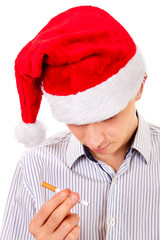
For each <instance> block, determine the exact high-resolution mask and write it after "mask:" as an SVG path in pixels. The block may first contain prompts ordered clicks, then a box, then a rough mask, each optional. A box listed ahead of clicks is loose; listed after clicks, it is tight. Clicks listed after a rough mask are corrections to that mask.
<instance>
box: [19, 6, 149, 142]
mask: <svg viewBox="0 0 160 240" xmlns="http://www.w3.org/2000/svg"><path fill="white" fill-rule="evenodd" d="M15 72H16V80H17V88H18V93H19V96H20V102H21V110H22V119H23V121H24V123H26V124H27V125H28V124H29V125H31V124H32V125H33V124H34V123H36V118H37V114H38V111H39V107H40V103H41V99H42V94H44V95H45V96H46V98H47V99H48V101H49V104H50V106H51V110H52V113H53V116H54V117H55V118H56V119H57V120H59V121H61V122H64V123H66V124H74V125H86V124H90V123H95V122H102V121H104V120H106V119H109V118H111V117H113V116H115V115H117V114H118V113H119V112H121V111H122V110H123V109H124V108H126V106H127V104H128V103H129V102H130V101H131V100H133V99H134V97H135V96H136V94H137V92H138V90H139V88H140V86H141V83H142V82H143V78H144V75H145V66H144V62H143V58H142V56H141V53H140V51H139V49H138V48H137V46H136V45H135V43H134V41H133V39H132V38H131V36H130V35H129V34H128V32H127V31H126V30H125V29H124V28H123V27H122V25H121V24H120V23H119V22H117V21H116V20H115V19H114V18H113V17H112V16H110V15H109V14H108V13H107V12H105V11H104V10H102V9H100V8H96V7H92V6H81V7H76V8H72V9H69V10H68V11H65V12H63V13H61V14H59V15H58V16H56V17H54V18H53V19H51V21H50V22H49V23H48V24H47V25H46V26H45V27H44V28H43V29H42V30H41V31H40V32H39V33H38V35H37V36H36V37H35V38H34V39H33V40H32V41H30V42H29V43H28V44H27V45H26V46H25V47H24V48H23V49H22V51H21V52H20V53H19V55H18V57H17V59H16V63H15ZM34 125H35V126H36V124H34ZM27 131H28V130H27ZM31 131H33V130H31ZM41 133H42V132H40V134H41ZM25 139H26V136H25Z"/></svg>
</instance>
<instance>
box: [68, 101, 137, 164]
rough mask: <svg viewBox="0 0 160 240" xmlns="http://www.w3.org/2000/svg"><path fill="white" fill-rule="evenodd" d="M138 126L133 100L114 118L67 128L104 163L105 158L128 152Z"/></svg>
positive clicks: (69, 125) (70, 125)
mask: <svg viewBox="0 0 160 240" xmlns="http://www.w3.org/2000/svg"><path fill="white" fill-rule="evenodd" d="M137 125H138V119H137V116H136V108H135V100H133V101H131V102H129V104H128V105H127V107H126V108H125V109H124V110H123V111H122V112H120V113H118V114H117V115H115V116H114V117H113V118H110V119H107V120H105V121H102V122H98V123H91V124H86V125H73V124H68V125H67V126H68V128H69V129H70V130H71V132H72V133H73V135H74V136H75V137H76V138H77V139H78V140H79V141H80V142H81V143H82V144H83V145H85V146H87V147H88V148H89V150H90V152H91V153H92V154H93V156H94V157H95V158H97V159H99V160H102V161H103V160H104V158H105V156H106V157H107V156H109V155H116V153H118V154H119V153H122V152H125V151H127V148H128V147H129V144H130V140H131V137H132V136H133V134H134V132H135V130H136V128H137Z"/></svg>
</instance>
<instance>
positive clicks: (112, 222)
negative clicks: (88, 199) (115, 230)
mask: <svg viewBox="0 0 160 240" xmlns="http://www.w3.org/2000/svg"><path fill="white" fill-rule="evenodd" d="M110 225H112V226H114V225H115V220H114V219H113V218H111V220H110Z"/></svg>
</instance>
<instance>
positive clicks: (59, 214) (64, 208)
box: [43, 193, 80, 232]
mask: <svg viewBox="0 0 160 240" xmlns="http://www.w3.org/2000/svg"><path fill="white" fill-rule="evenodd" d="M79 198H80V196H79V194H78V193H71V194H70V195H69V196H68V198H67V199H66V200H65V201H64V202H63V203H62V204H61V205H59V206H58V207H57V208H56V209H55V210H54V211H53V213H52V214H51V215H50V217H49V218H48V220H47V221H46V223H45V224H44V226H43V228H45V231H46V232H54V231H55V230H56V229H57V228H58V226H59V225H60V223H61V222H62V221H63V219H64V218H66V216H67V215H68V213H69V212H70V210H71V209H72V208H73V207H74V205H75V204H76V203H77V202H78V201H79Z"/></svg>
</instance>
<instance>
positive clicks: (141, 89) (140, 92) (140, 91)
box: [135, 73, 147, 101]
mask: <svg viewBox="0 0 160 240" xmlns="http://www.w3.org/2000/svg"><path fill="white" fill-rule="evenodd" d="M146 79H147V73H145V76H144V79H143V82H142V84H141V88H140V90H139V92H138V94H137V95H136V97H135V100H136V101H138V100H139V99H140V98H141V96H142V92H143V88H144V84H145V81H146Z"/></svg>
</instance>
